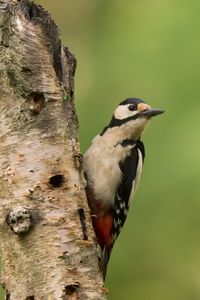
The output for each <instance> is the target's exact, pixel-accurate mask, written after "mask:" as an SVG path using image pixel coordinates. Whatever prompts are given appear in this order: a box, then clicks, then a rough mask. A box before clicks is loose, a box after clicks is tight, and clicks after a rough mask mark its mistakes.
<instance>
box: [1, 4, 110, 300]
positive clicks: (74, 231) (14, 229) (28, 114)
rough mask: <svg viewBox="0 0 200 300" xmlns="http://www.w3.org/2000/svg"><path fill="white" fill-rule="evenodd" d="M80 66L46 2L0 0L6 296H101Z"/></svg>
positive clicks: (36, 298) (21, 298)
mask: <svg viewBox="0 0 200 300" xmlns="http://www.w3.org/2000/svg"><path fill="white" fill-rule="evenodd" d="M75 67H76V61H75V58H74V56H73V55H72V54H71V53H70V52H69V51H68V49H67V48H63V47H62V45H61V41H60V36H59V31H58V28H57V26H56V25H55V23H54V22H53V20H52V19H51V17H50V16H49V14H48V13H47V12H46V11H45V10H44V9H43V8H42V7H41V6H36V5H34V4H33V3H32V2H29V1H28V0H22V1H17V0H0V89H1V92H0V166H1V167H0V250H1V256H2V261H3V274H2V285H3V286H4V288H5V293H6V296H5V297H6V299H10V300H16V299H19V300H25V299H26V300H28V299H32V300H40V299H83V300H86V299H95V300H98V299H105V294H104V290H103V288H102V286H103V282H102V275H101V273H100V270H99V266H98V256H97V248H96V242H95V238H94V233H93V229H92V225H91V221H90V216H89V209H88V206H87V201H86V197H85V191H84V185H83V177H82V176H81V163H82V158H81V155H80V151H79V144H78V141H77V128H78V122H77V117H76V113H75V109H74V102H73V96H74V81H73V77H74V73H75Z"/></svg>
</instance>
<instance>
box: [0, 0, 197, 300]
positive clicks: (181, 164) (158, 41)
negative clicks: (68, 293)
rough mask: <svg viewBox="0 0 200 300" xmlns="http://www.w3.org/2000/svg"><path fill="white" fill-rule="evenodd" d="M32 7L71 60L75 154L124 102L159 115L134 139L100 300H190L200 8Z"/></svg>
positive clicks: (97, 1)
mask: <svg viewBox="0 0 200 300" xmlns="http://www.w3.org/2000/svg"><path fill="white" fill-rule="evenodd" d="M38 3H40V4H41V5H43V6H44V7H45V8H46V9H48V10H49V11H50V12H51V13H52V15H53V17H54V18H55V20H56V22H57V24H58V25H59V27H60V30H61V34H62V40H63V43H64V44H65V45H67V46H68V47H69V48H70V50H71V51H72V52H73V53H74V54H75V55H76V58H77V60H78V68H77V72H76V78H75V80H76V107H77V113H78V116H79V121H80V130H79V136H80V143H81V149H82V152H85V150H86V149H87V148H88V146H89V144H90V142H91V139H92V138H93V137H94V136H95V135H96V134H97V133H98V132H99V131H100V130H101V129H102V128H103V127H104V125H105V124H106V123H107V122H108V121H109V119H110V117H111V114H112V112H113V109H114V108H115V107H116V105H117V104H118V102H120V101H121V100H123V99H125V98H126V97H140V98H142V99H145V100H147V101H148V102H149V103H150V104H151V105H152V106H154V107H158V108H163V109H166V113H165V114H164V115H162V116H160V117H158V118H156V119H154V120H153V121H152V123H151V125H150V126H149V128H148V130H147V132H146V133H145V135H144V137H143V140H144V142H145V145H146V160H145V166H144V171H143V175H142V180H141V182H140V187H139V189H138V192H137V195H136V197H135V199H134V203H133V205H132V207H131V209H130V213H129V217H128V220H127V222H126V224H125V228H124V230H123V231H122V233H121V235H120V237H119V238H118V240H117V242H116V244H115V248H114V250H113V253H112V257H111V260H110V264H109V270H108V274H107V280H106V287H107V288H109V290H110V293H109V296H108V299H109V300H121V299H123V300H129V299H130V300H131V299H134V300H179V299H180V300H199V299H200V237H199V231H200V201H199V193H200V184H199V163H200V158H199V148H200V139H199V136H198V130H199V125H198V124H199V119H200V116H199V115H200V101H199V97H200V83H199V77H200V34H199V32H200V18H199V11H200V1H199V0H190V1H186V0H167V1H162V0H151V1H149V0H135V1H132V0H124V1H122V0H109V1H108V0H84V1H83V0H68V1H67V0H59V1H53V0H51V1H50V0H40V1H39V0H38ZM0 299H2V298H1V297H0ZM16 300H18V299H16ZM19 300H20V299H19Z"/></svg>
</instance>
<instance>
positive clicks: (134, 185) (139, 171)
mask: <svg viewBox="0 0 200 300" xmlns="http://www.w3.org/2000/svg"><path fill="white" fill-rule="evenodd" d="M137 151H138V166H137V171H136V176H135V179H134V180H133V183H132V189H131V193H130V197H129V201H128V206H129V207H130V204H131V201H132V199H133V197H134V195H135V192H136V190H137V187H138V184H139V181H140V177H141V174H142V165H143V159H142V153H141V151H140V150H139V149H137Z"/></svg>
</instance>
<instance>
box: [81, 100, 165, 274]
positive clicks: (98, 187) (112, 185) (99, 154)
mask: <svg viewBox="0 0 200 300" xmlns="http://www.w3.org/2000/svg"><path fill="white" fill-rule="evenodd" d="M163 112H164V111H163V110H157V109H152V108H151V107H150V106H149V105H148V104H146V103H145V102H144V101H143V100H141V99H137V98H128V99H126V100H125V101H123V102H121V103H120V104H119V106H118V107H117V108H116V110H115V112H114V115H113V117H112V119H111V121H110V123H109V125H108V126H106V127H105V128H104V129H103V131H102V133H101V134H99V135H97V136H96V137H95V138H94V140H93V141H92V144H91V146H90V148H89V149H88V150H87V152H86V153H85V155H84V164H83V167H84V172H85V174H86V179H87V187H86V192H87V198H88V203H89V206H90V210H91V216H92V221H93V227H94V230H95V233H96V237H97V241H98V243H99V245H100V246H101V249H102V260H101V268H102V272H103V275H104V278H105V275H106V269H107V264H108V261H109V257H110V253H111V250H112V247H113V245H114V242H115V240H116V238H117V237H118V235H119V233H120V231H121V229H122V227H123V225H124V222H125V220H126V217H127V214H128V210H129V207H130V203H131V200H132V198H133V197H134V194H135V191H136V189H137V186H138V183H139V180H140V176H141V172H142V166H143V161H144V156H145V150H144V144H143V143H142V141H141V139H140V138H141V134H142V132H143V131H144V129H145V127H146V125H147V124H148V122H149V120H150V119H151V118H152V117H153V116H156V115H159V114H161V113H163Z"/></svg>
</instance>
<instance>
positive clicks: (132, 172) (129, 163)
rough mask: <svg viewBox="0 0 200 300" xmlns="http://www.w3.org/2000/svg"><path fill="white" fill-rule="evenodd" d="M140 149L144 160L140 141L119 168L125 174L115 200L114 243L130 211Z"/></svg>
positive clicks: (142, 146)
mask: <svg viewBox="0 0 200 300" xmlns="http://www.w3.org/2000/svg"><path fill="white" fill-rule="evenodd" d="M138 149H139V150H140V152H141V154H142V158H143V160H144V145H143V143H142V142H141V141H140V140H139V141H137V142H136V145H135V146H134V147H133V148H132V150H131V152H130V155H129V156H127V157H126V158H125V160H124V161H123V162H120V164H119V166H120V169H121V172H122V174H123V178H122V181H121V183H120V185H119V187H118V189H117V193H116V198H115V209H114V219H113V229H112V232H113V242H114V241H115V240H116V238H117V237H118V235H119V233H120V231H121V229H122V227H123V225H124V222H125V221H126V217H127V214H128V210H129V203H130V202H129V200H130V196H131V191H132V187H133V182H134V180H135V178H136V174H137V167H138V162H139V153H138Z"/></svg>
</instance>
